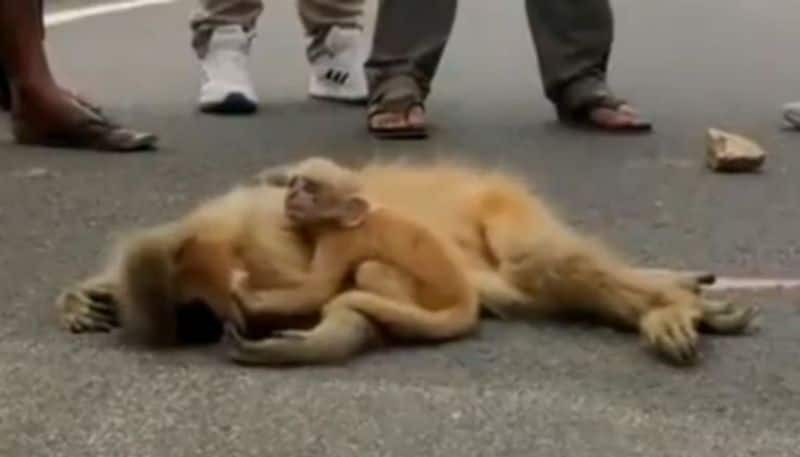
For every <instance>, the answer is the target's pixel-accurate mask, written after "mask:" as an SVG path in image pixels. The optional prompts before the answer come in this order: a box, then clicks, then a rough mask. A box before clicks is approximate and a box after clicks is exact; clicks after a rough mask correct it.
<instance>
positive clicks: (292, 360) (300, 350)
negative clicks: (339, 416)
mask: <svg viewBox="0 0 800 457" xmlns="http://www.w3.org/2000/svg"><path fill="white" fill-rule="evenodd" d="M226 331H227V334H228V336H229V341H230V342H231V344H232V351H231V354H230V355H231V358H232V359H233V360H234V361H236V362H238V363H241V364H246V365H310V364H328V363H338V362H342V361H344V360H346V359H349V358H351V357H353V356H355V355H356V354H358V353H360V352H363V351H365V350H367V349H368V348H369V347H371V346H376V345H377V344H379V342H380V336H379V332H378V330H377V328H376V327H375V326H374V325H373V324H372V322H370V321H369V320H368V319H367V318H366V317H365V316H364V315H362V314H361V313H359V312H357V311H354V310H351V309H347V308H336V309H333V310H330V311H328V312H326V313H325V314H324V315H323V318H322V321H321V322H320V323H319V324H318V325H317V326H316V327H314V328H313V329H311V330H287V331H283V332H279V333H278V334H277V335H278V336H276V337H270V338H264V339H261V340H248V339H245V338H244V337H242V336H241V335H240V334H239V332H238V330H236V328H235V327H234V326H232V325H230V324H229V325H227V327H226Z"/></svg>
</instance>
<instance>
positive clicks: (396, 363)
mask: <svg viewBox="0 0 800 457" xmlns="http://www.w3.org/2000/svg"><path fill="white" fill-rule="evenodd" d="M269 3H270V4H269V5H268V6H267V14H266V15H265V17H264V18H263V20H262V21H261V24H260V28H259V30H260V35H259V37H258V38H257V42H256V44H255V48H254V50H253V73H254V78H255V80H256V82H257V86H258V90H259V93H260V95H261V97H262V99H263V102H264V105H263V110H262V111H261V112H260V113H259V114H258V115H257V116H254V117H250V118H220V117H209V116H205V115H201V114H198V113H196V112H195V110H194V100H195V96H196V94H197V89H198V84H199V68H198V67H197V65H196V63H195V61H194V59H193V56H192V54H191V53H190V51H189V47H188V42H189V33H188V29H187V17H188V14H189V13H190V11H191V9H192V2H183V1H182V2H179V3H175V4H171V5H166V6H153V7H148V8H142V9H138V10H133V11H129V12H125V13H123V14H119V15H109V16H102V17H94V18H90V19H86V20H83V21H78V22H74V23H69V24H64V25H61V26H58V27H55V28H52V29H50V30H49V31H48V41H49V48H50V50H51V55H52V60H53V65H54V67H55V68H56V70H57V72H58V74H59V75H60V77H61V80H62V81H63V82H64V83H65V84H69V85H71V86H73V87H75V88H77V89H79V90H81V91H82V92H85V93H88V94H91V95H92V96H93V98H95V99H96V100H98V101H101V102H102V103H103V105H104V106H105V107H106V109H107V110H108V111H109V112H111V113H112V114H113V115H115V116H116V117H118V118H119V119H121V120H123V121H124V122H128V123H131V124H134V125H136V126H140V127H142V128H146V129H152V130H155V131H157V132H158V133H160V135H161V137H162V143H161V144H162V148H161V150H160V151H158V152H155V153H147V154H138V155H109V154H97V153H90V152H82V151H53V150H46V149H37V148H23V147H18V146H14V145H12V144H11V141H10V137H9V135H8V133H7V132H8V125H7V121H6V120H5V119H0V132H2V133H0V263H2V274H0V299H1V300H2V306H0V455H2V456H4V457H34V456H36V457H38V456H104V457H108V456H122V457H132V456H158V457H161V456H169V457H172V456H175V457H177V456H181V457H183V456H226V455H230V456H286V457H294V456H314V457H316V456H326V457H327V456H331V457H333V456H343V457H352V456H425V457H433V456H459V457H467V456H476V457H477V456H480V457H487V456H531V455H536V456H541V457H550V456H553V457H555V456H570V457H583V456H602V457H606V456H613V457H625V456H647V457H660V456H692V457H706V456H708V457H711V456H714V457H716V456H723V455H725V456H731V457H733V456H759V457H761V456H763V457H778V456H797V455H800V425H798V424H799V423H800V362H798V356H797V354H798V347H800V346H798V344H800V332H798V329H800V312H798V308H797V306H796V302H795V296H794V295H792V294H791V293H790V292H776V293H763V292H759V293H748V294H739V295H737V296H736V298H737V299H739V300H752V301H755V302H757V303H759V304H761V305H763V308H764V312H763V318H764V319H763V327H762V330H761V332H760V333H758V334H756V335H753V336H747V337H736V338H706V339H705V340H704V342H703V346H702V352H703V360H702V363H701V364H700V365H699V366H697V367H696V368H692V369H675V368H672V367H669V366H666V365H664V364H662V363H660V362H659V361H658V360H656V359H654V358H653V357H651V356H649V355H648V353H647V352H645V351H643V350H641V348H640V346H639V344H638V341H637V339H636V337H635V336H634V335H630V334H622V333H616V332H613V331H610V330H606V329H602V328H595V327H586V326H582V325H561V324H550V323H536V324H523V323H513V324H501V323H491V324H489V325H486V326H485V327H484V329H483V331H482V332H481V334H480V335H479V336H478V337H476V338H474V339H471V340H468V341H462V342H458V343H453V344H447V345H443V346H440V347H437V348H415V349H402V350H392V351H385V352H379V353H373V354H371V355H369V356H366V357H363V358H361V359H359V360H357V361H354V362H353V363H350V364H348V365H347V366H343V367H330V368H313V369H312V368H304V369H293V370H270V369H252V368H241V367H237V366H234V365H231V364H229V363H228V362H227V361H226V360H225V358H224V353H223V352H222V351H221V350H220V349H219V348H201V349H197V348H195V349H186V350H179V351H171V352H166V353H152V352H145V351H142V350H138V349H134V348H130V347H127V346H125V345H123V344H121V343H120V342H119V341H118V338H117V337H116V336H115V335H92V336H71V335H68V334H66V333H64V332H62V331H60V330H59V329H58V328H57V327H56V325H55V320H54V314H53V311H52V310H53V307H52V302H53V298H54V296H55V295H56V293H57V292H58V290H59V288H61V287H62V286H64V285H65V284H68V283H70V282H72V281H74V280H76V279H78V278H80V277H81V276H83V275H84V274H86V273H88V272H90V271H91V270H92V269H93V268H94V267H95V266H96V265H97V259H98V255H99V254H100V253H101V251H102V249H103V246H104V245H105V243H106V241H107V240H108V238H109V236H110V235H111V234H112V233H113V232H115V231H118V230H122V229H125V228H127V227H130V226H132V225H146V224H150V223H154V222H158V221H161V220H163V219H164V218H166V217H171V216H174V215H177V214H180V213H181V212H182V211H184V210H186V209H187V208H189V207H190V206H191V205H193V204H194V203H196V202H197V201H199V200H200V199H202V198H204V197H207V196H210V195H213V194H216V193H218V192H220V191H223V190H225V189H226V188H227V187H228V186H229V185H230V184H231V183H233V182H234V181H236V180H237V179H239V178H241V177H242V176H246V175H248V174H250V173H252V172H253V171H255V170H257V169H260V168H261V167H264V166H267V165H270V164H274V163H279V162H284V161H286V160H290V159H293V158H298V157H303V156H306V155H309V154H326V155H330V156H333V157H337V158H339V159H341V160H353V161H358V160H364V159H368V158H370V157H373V156H380V157H393V156H405V157H412V158H420V159H424V158H426V157H431V156H441V155H445V156H455V157H461V158H465V159H468V160H476V161H479V162H481V163H486V164H490V165H496V164H499V165H503V166H507V167H513V168H514V169H516V170H521V171H522V172H524V173H526V174H527V175H528V176H530V178H531V180H533V181H534V182H535V183H536V185H537V186H538V188H539V189H540V190H541V191H542V192H543V193H545V194H546V195H548V196H549V197H550V198H551V199H552V200H553V201H554V202H555V203H556V204H557V206H559V207H560V208H561V209H562V211H563V212H564V213H565V215H566V216H567V217H569V218H570V220H572V221H574V222H575V223H576V224H578V225H579V226H581V227H582V228H584V229H585V230H587V231H591V232H593V233H597V234H599V235H601V236H602V237H605V238H606V239H608V240H609V241H610V242H612V243H613V244H615V245H616V246H618V247H620V248H622V249H624V250H625V252H627V253H628V254H629V256H630V257H631V258H633V259H635V260H638V261H641V262H644V263H646V264H648V265H657V266H671V267H689V268H708V269H713V270H714V271H717V272H718V273H720V274H724V275H732V276H736V275H747V276H761V277H777V276H780V277H792V276H796V275H797V274H798V267H800V255H798V254H799V253H800V238H798V233H799V232H798V227H800V205H798V200H799V199H800V180H799V179H798V176H800V152H798V150H799V149H800V133H795V132H790V131H786V130H784V129H782V126H781V122H780V118H779V112H778V109H777V107H778V106H779V105H780V104H781V103H783V102H784V101H788V100H790V99H792V98H794V97H797V98H800V83H799V82H800V60H798V59H797V58H796V57H797V41H798V38H800V32H798V30H797V28H796V22H797V20H796V18H797V14H798V8H797V5H796V2H794V1H793V0H771V1H770V2H756V1H742V0H727V1H723V0H708V1H705V2H696V1H694V0H673V1H671V2H641V1H633V0H619V1H617V2H615V6H616V16H617V22H618V32H617V46H616V48H615V51H614V56H613V68H612V74H611V76H612V82H613V85H614V87H615V88H616V89H617V90H618V91H619V92H620V93H621V94H622V95H625V96H627V97H629V98H630V99H631V100H633V101H635V102H636V104H637V105H638V106H640V107H641V108H642V109H643V110H645V111H646V112H647V113H648V114H650V115H651V117H652V118H653V120H654V121H655V123H656V131H655V132H654V133H653V134H652V135H647V136H639V137H620V136H607V135H596V134H590V133H581V132H574V131H571V130H567V129H565V128H563V127H561V126H559V125H558V124H557V123H555V122H554V121H553V113H552V110H551V108H550V107H549V105H548V104H547V103H546V101H545V100H544V98H543V96H542V95H541V90H540V86H539V80H538V76H537V73H536V62H535V59H534V57H533V52H532V46H531V43H530V39H529V36H528V32H527V30H526V24H525V21H524V17H523V15H522V12H523V5H522V2H521V1H519V2H493V1H492V2H490V1H480V0H473V1H463V2H462V5H461V11H460V15H459V18H458V22H457V24H456V27H455V32H454V37H453V40H452V42H451V44H450V46H449V48H448V49H447V54H446V58H445V59H444V61H443V63H442V69H441V73H440V76H439V78H438V79H437V81H436V84H435V87H434V95H433V97H432V98H431V100H430V103H429V113H430V117H431V119H432V121H433V122H434V123H435V129H436V130H435V131H434V133H433V136H432V138H431V139H430V140H428V141H425V142H414V143H410V142H400V143H387V142H380V141H377V140H373V139H371V138H370V137H369V136H368V134H367V133H366V131H365V120H364V112H363V110H362V108H361V107H352V106H338V105H332V104H326V103H322V102H316V101H311V100H309V99H308V98H307V97H306V94H305V88H306V68H305V61H304V58H303V43H302V40H301V32H300V27H299V25H298V22H297V20H296V18H295V14H294V6H293V5H292V2H269ZM373 8H374V6H373ZM479 29H483V31H480V32H478V30H479ZM709 126H717V127H721V128H726V129H731V130H734V131H737V132H740V133H744V134H746V135H749V136H751V137H753V138H754V139H756V140H757V141H759V142H760V143H761V144H762V145H763V146H764V147H765V148H766V149H767V150H768V151H769V153H770V155H769V157H768V160H767V163H766V166H765V169H764V171H763V173H761V174H758V175H741V176H722V175H716V174H712V173H710V172H708V171H707V170H706V169H705V168H704V167H703V162H702V161H703V152H704V151H703V134H704V131H705V128H707V127H709Z"/></svg>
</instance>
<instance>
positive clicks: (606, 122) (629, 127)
mask: <svg viewBox="0 0 800 457" xmlns="http://www.w3.org/2000/svg"><path fill="white" fill-rule="evenodd" d="M558 118H559V120H560V121H561V122H563V123H565V124H569V125H572V126H575V127H582V128H589V129H592V130H601V131H607V132H648V131H650V130H652V129H653V125H652V123H651V122H650V121H648V120H646V119H643V118H642V117H640V116H639V114H638V113H637V112H636V111H635V110H634V109H633V108H632V107H631V106H630V105H628V103H627V102H626V101H625V100H622V99H620V98H617V97H614V96H613V95H609V94H607V93H604V94H598V95H597V96H595V97H593V98H590V99H588V100H587V101H586V102H585V103H583V104H582V105H581V106H580V107H579V108H577V109H573V110H569V109H567V108H566V107H561V106H560V107H558ZM621 119H626V120H621Z"/></svg>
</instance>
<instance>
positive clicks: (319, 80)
mask: <svg viewBox="0 0 800 457" xmlns="http://www.w3.org/2000/svg"><path fill="white" fill-rule="evenodd" d="M363 43H364V40H363V33H362V32H361V30H359V29H356V28H341V27H336V26H333V27H331V28H330V29H329V31H328V33H327V35H326V36H325V41H324V42H323V43H322V48H321V49H320V50H319V52H318V55H317V56H316V57H315V58H314V59H313V60H312V61H311V75H310V77H309V84H308V93H309V94H310V95H311V96H312V97H316V98H323V99H331V100H340V101H346V102H361V101H365V100H366V99H367V78H366V76H365V74H364V62H365V61H366V52H365V49H364V46H363Z"/></svg>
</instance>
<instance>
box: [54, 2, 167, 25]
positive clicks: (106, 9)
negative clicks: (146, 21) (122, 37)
mask: <svg viewBox="0 0 800 457" xmlns="http://www.w3.org/2000/svg"><path fill="white" fill-rule="evenodd" d="M175 1H176V0H131V1H127V2H118V3H108V4H103V5H93V6H86V7H82V8H74V9H67V10H63V11H56V12H53V13H47V14H45V15H44V25H45V26H48V27H49V26H53V25H59V24H65V23H67V22H73V21H77V20H80V19H85V18H87V17H92V16H100V15H103V14H111V13H118V12H122V11H128V10H132V9H136V8H142V7H145V6H151V5H165V4H167V3H174V2H175Z"/></svg>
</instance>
